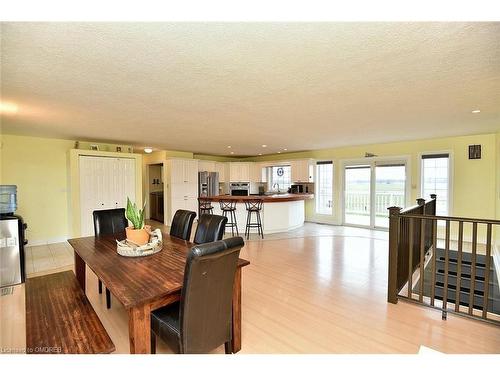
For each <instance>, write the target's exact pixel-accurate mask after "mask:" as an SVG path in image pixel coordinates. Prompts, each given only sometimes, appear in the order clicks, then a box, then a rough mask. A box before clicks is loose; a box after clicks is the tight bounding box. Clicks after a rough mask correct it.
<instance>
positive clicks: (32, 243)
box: [26, 236, 68, 247]
mask: <svg viewBox="0 0 500 375" xmlns="http://www.w3.org/2000/svg"><path fill="white" fill-rule="evenodd" d="M67 240H68V237H67V236H63V237H53V238H48V239H45V240H30V239H29V238H28V244H27V245H26V247H31V246H42V245H50V244H53V243H60V242H66V241H67Z"/></svg>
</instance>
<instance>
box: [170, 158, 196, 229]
mask: <svg viewBox="0 0 500 375" xmlns="http://www.w3.org/2000/svg"><path fill="white" fill-rule="evenodd" d="M166 166H167V179H166V184H165V186H166V189H167V194H166V197H167V200H166V206H167V208H166V210H165V212H166V213H167V214H166V216H165V218H166V223H167V224H168V225H169V224H170V223H171V222H172V218H173V216H174V215H175V212H176V211H177V210H189V211H194V212H197V211H198V160H196V159H169V160H167V162H166Z"/></svg>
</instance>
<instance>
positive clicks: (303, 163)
mask: <svg viewBox="0 0 500 375" xmlns="http://www.w3.org/2000/svg"><path fill="white" fill-rule="evenodd" d="M290 166H291V174H292V182H314V165H313V163H312V160H310V159H302V160H292V161H291V162H290Z"/></svg>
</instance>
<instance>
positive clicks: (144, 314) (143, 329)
mask: <svg viewBox="0 0 500 375" xmlns="http://www.w3.org/2000/svg"><path fill="white" fill-rule="evenodd" d="M150 314H151V306H149V304H145V305H141V306H135V307H131V308H130V309H129V310H128V333H129V340H130V354H150V353H151V317H150Z"/></svg>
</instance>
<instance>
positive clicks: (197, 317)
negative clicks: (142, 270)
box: [151, 237, 244, 354]
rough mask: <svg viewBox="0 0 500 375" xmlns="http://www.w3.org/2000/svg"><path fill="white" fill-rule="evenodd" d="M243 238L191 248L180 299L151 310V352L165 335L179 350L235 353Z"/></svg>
mask: <svg viewBox="0 0 500 375" xmlns="http://www.w3.org/2000/svg"><path fill="white" fill-rule="evenodd" d="M243 246H244V241H243V238H241V237H232V238H228V239H226V240H222V241H216V242H209V243H206V244H202V245H196V246H194V247H192V248H191V250H190V251H189V253H188V256H187V259H186V266H185V271H184V283H183V287H182V291H181V298H180V301H179V302H176V303H174V304H171V305H168V306H165V307H162V308H160V309H158V310H154V311H152V312H151V353H156V338H157V337H159V338H161V339H162V340H163V341H164V342H165V343H166V344H168V345H169V346H170V347H171V349H173V350H174V352H176V353H186V354H187V353H192V354H194V353H208V352H210V351H212V350H214V349H216V348H218V347H219V346H221V345H222V344H224V345H225V351H226V354H229V353H231V337H232V332H231V316H232V298H233V283H234V275H235V273H236V267H237V264H238V258H239V255H240V250H241V248H242V247H243Z"/></svg>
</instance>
